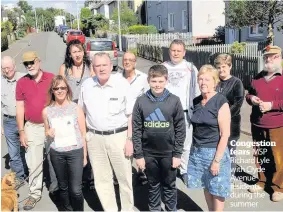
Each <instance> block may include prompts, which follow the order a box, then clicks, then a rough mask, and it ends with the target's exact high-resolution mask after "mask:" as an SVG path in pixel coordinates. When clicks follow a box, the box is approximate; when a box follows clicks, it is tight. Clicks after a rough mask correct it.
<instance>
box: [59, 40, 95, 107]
mask: <svg viewBox="0 0 283 212" xmlns="http://www.w3.org/2000/svg"><path fill="white" fill-rule="evenodd" d="M59 75H61V76H64V77H66V79H67V82H68V84H69V85H70V87H71V89H72V92H73V98H72V101H74V102H76V103H77V102H78V98H79V93H80V88H81V85H82V83H83V81H84V80H85V79H87V78H88V77H90V76H94V72H93V68H92V66H91V62H90V60H89V58H88V56H87V54H86V51H85V49H84V47H83V44H82V43H81V42H80V41H79V40H72V41H70V42H69V43H68V45H67V49H66V53H65V61H64V63H63V64H62V65H61V67H60V70H59Z"/></svg>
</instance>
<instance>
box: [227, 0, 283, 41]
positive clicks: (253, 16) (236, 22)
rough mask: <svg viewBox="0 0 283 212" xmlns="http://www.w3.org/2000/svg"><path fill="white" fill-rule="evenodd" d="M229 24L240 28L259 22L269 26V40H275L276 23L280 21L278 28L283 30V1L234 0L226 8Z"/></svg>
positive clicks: (260, 24)
mask: <svg viewBox="0 0 283 212" xmlns="http://www.w3.org/2000/svg"><path fill="white" fill-rule="evenodd" d="M225 15H226V17H227V20H228V22H227V26H228V27H232V28H237V29H240V28H242V27H245V26H252V25H256V24H258V25H259V26H265V27H267V28H268V36H267V40H268V43H269V44H273V41H274V30H275V29H274V25H275V24H277V23H280V25H279V27H278V28H277V30H282V25H283V1H275V0H269V1H244V0H240V1H238V0H233V1H230V2H229V4H227V7H226V9H225Z"/></svg>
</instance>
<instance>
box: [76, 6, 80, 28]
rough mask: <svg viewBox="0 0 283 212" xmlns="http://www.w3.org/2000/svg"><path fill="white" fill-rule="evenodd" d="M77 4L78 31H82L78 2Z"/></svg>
mask: <svg viewBox="0 0 283 212" xmlns="http://www.w3.org/2000/svg"><path fill="white" fill-rule="evenodd" d="M76 4H77V23H78V30H80V20H79V10H78V0H76Z"/></svg>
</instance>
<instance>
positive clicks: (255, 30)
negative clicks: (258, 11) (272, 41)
mask: <svg viewBox="0 0 283 212" xmlns="http://www.w3.org/2000/svg"><path fill="white" fill-rule="evenodd" d="M262 33H263V28H262V27H260V26H259V25H258V24H256V25H253V26H250V28H249V36H251V37H253V36H261V35H262Z"/></svg>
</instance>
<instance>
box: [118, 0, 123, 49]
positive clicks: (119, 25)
mask: <svg viewBox="0 0 283 212" xmlns="http://www.w3.org/2000/svg"><path fill="white" fill-rule="evenodd" d="M118 28H119V50H120V51H122V36H121V21H120V0H118Z"/></svg>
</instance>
